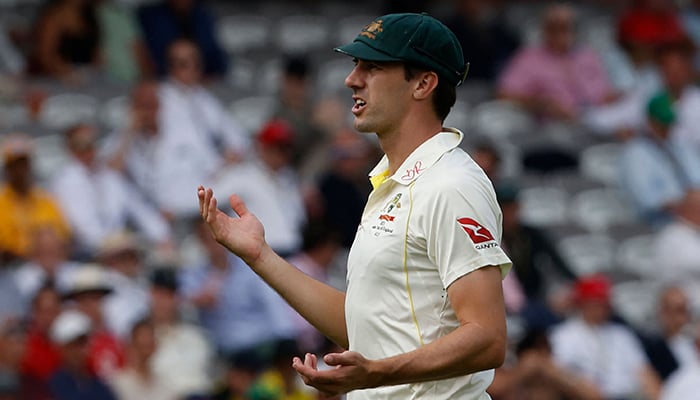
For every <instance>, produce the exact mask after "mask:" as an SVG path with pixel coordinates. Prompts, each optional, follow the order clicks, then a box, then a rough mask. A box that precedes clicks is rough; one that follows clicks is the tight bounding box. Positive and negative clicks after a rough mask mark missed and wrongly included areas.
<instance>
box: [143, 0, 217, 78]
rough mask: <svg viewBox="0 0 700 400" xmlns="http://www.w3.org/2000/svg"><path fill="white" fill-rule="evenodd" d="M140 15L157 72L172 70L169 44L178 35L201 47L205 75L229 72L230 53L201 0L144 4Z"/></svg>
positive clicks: (163, 73) (160, 73)
mask: <svg viewBox="0 0 700 400" xmlns="http://www.w3.org/2000/svg"><path fill="white" fill-rule="evenodd" d="M138 18H139V22H140V23H141V30H142V31H143V35H144V40H145V41H146V46H147V47H148V51H149V52H150V54H151V58H152V59H153V61H154V62H155V67H156V73H157V74H158V76H165V75H166V72H167V71H168V70H169V68H170V67H169V64H170V63H171V61H170V56H169V55H168V53H169V48H170V46H171V44H172V43H173V42H175V41H176V40H177V39H179V38H187V39H188V40H191V41H192V42H194V43H196V46H197V47H199V48H200V49H201V52H202V62H203V72H204V74H205V75H206V76H210V77H214V76H222V75H224V74H225V73H226V68H227V57H226V54H225V53H224V52H223V50H222V49H221V46H220V45H219V43H218V41H217V38H216V34H215V29H216V24H215V22H214V20H213V18H212V17H211V15H210V14H209V12H208V11H207V10H206V9H205V7H204V5H202V2H200V1H197V0H162V1H159V2H156V3H154V4H149V5H145V6H143V7H142V8H141V9H139V10H138Z"/></svg>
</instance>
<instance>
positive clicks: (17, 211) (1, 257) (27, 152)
mask: <svg viewBox="0 0 700 400" xmlns="http://www.w3.org/2000/svg"><path fill="white" fill-rule="evenodd" d="M32 149H33V145H32V142H31V139H30V138H29V137H28V136H26V135H24V134H10V135H7V136H6V137H5V138H4V139H3V141H2V143H1V144H0V153H1V154H2V162H3V171H4V176H5V182H4V183H3V184H2V186H0V262H2V263H6V262H12V261H15V260H17V259H18V258H19V259H22V258H24V257H26V256H27V254H28V252H29V249H30V248H31V241H32V237H33V234H34V232H35V231H36V230H37V229H38V228H40V227H46V226H48V227H51V228H53V229H54V230H55V231H56V232H57V233H58V234H59V235H60V236H61V237H62V238H63V239H68V238H69V237H70V228H69V226H68V223H67V222H66V220H65V218H64V216H63V214H62V213H61V210H60V208H59V206H58V205H57V204H56V202H55V201H54V200H53V199H52V198H51V196H50V195H49V194H48V192H46V191H45V190H43V189H41V188H40V187H39V186H37V185H35V183H34V181H33V177H32V167H31V153H32Z"/></svg>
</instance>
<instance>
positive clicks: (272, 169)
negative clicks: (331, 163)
mask: <svg viewBox="0 0 700 400" xmlns="http://www.w3.org/2000/svg"><path fill="white" fill-rule="evenodd" d="M295 134H296V133H295V132H294V131H293V129H292V126H291V125H290V124H289V123H287V122H285V121H284V120H281V119H272V120H270V121H268V122H267V123H266V124H265V125H264V126H263V127H262V129H261V130H260V132H259V133H258V134H257V135H256V137H255V150H256V152H255V156H254V157H249V158H250V159H249V160H247V161H246V162H244V163H240V164H236V165H232V166H230V167H228V168H227V169H225V170H223V171H222V172H221V173H220V174H219V176H218V179H217V180H216V182H215V183H214V185H213V187H214V188H215V189H216V190H217V192H219V193H238V195H239V196H241V198H242V199H244V201H245V202H246V203H247V204H249V205H250V209H251V211H252V212H254V213H255V215H257V217H258V218H259V219H260V221H261V222H262V224H263V226H265V230H266V232H267V235H266V239H267V242H268V243H269V244H270V246H271V247H272V248H273V249H274V250H275V251H276V252H278V253H279V254H282V255H284V256H288V255H292V254H295V253H296V252H297V251H298V250H299V248H300V246H301V231H302V228H303V226H304V224H305V222H306V210H305V208H304V201H303V197H302V193H301V188H300V183H299V180H298V177H297V174H296V172H295V171H294V169H293V167H292V156H293V154H294V153H293V146H294V138H295Z"/></svg>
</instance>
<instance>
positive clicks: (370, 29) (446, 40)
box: [335, 13, 469, 86]
mask: <svg viewBox="0 0 700 400" xmlns="http://www.w3.org/2000/svg"><path fill="white" fill-rule="evenodd" d="M335 51H337V52H340V53H343V54H347V55H349V56H352V57H355V58H357V59H360V60H366V61H402V62H406V63H408V64H412V65H416V66H419V67H424V68H427V69H429V70H431V71H434V72H435V73H436V74H437V75H438V76H439V77H440V78H443V79H445V80H447V82H449V83H451V84H453V85H455V86H459V85H460V84H461V83H462V81H464V78H465V77H466V76H467V71H468V69H469V64H468V63H465V62H464V55H463V54H462V46H460V44H459V41H458V40H457V37H456V36H455V34H454V33H453V32H452V31H451V30H450V29H449V28H448V27H446V26H445V25H444V24H443V23H442V22H440V21H438V20H437V19H435V18H433V17H431V16H430V15H428V14H425V13H423V14H413V13H403V14H388V15H384V16H381V17H378V18H376V19H375V20H374V21H372V22H371V23H370V24H368V25H367V26H365V27H364V28H362V31H361V32H360V33H359V34H358V35H357V37H356V38H355V40H354V41H353V42H352V43H350V44H346V45H344V46H340V47H337V48H335Z"/></svg>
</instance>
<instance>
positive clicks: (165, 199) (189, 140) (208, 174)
mask: <svg viewBox="0 0 700 400" xmlns="http://www.w3.org/2000/svg"><path fill="white" fill-rule="evenodd" d="M168 59H169V66H170V69H169V71H168V78H167V80H166V81H165V82H164V83H163V84H162V85H161V87H160V92H159V96H160V128H161V132H162V134H164V135H165V138H164V139H163V142H162V143H161V145H162V151H163V153H162V154H160V156H161V157H162V159H160V160H159V162H160V163H163V164H162V166H163V167H162V168H159V169H158V170H157V171H156V175H157V176H156V183H157V187H156V188H155V193H157V196H158V200H157V201H158V203H159V204H160V205H161V208H164V209H166V210H168V211H169V212H171V213H173V214H174V215H175V216H177V217H191V216H196V215H197V213H198V212H199V209H198V208H197V204H196V203H192V201H191V198H192V191H193V190H194V188H196V187H197V186H198V185H201V184H202V182H209V181H210V179H211V178H212V176H213V175H214V174H215V173H216V172H217V171H218V170H219V169H220V168H221V167H222V166H223V165H224V164H226V163H236V162H238V161H240V160H241V159H242V158H243V155H244V154H245V153H246V151H247V147H248V144H247V135H246V133H245V131H244V130H243V129H242V128H241V127H240V126H239V125H238V124H237V123H236V122H235V121H234V120H233V119H232V118H231V117H230V115H229V112H228V111H227V110H226V109H225V108H224V106H223V105H222V104H221V102H220V101H219V100H218V99H217V98H216V97H214V95H212V94H211V93H210V92H209V91H208V90H207V89H206V88H204V86H202V83H201V80H202V67H201V58H200V54H199V50H198V49H197V47H196V45H195V44H194V43H193V42H191V41H189V40H186V39H180V40H177V41H175V42H173V44H171V45H170V49H169V52H168ZM166 166H167V167H166Z"/></svg>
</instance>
